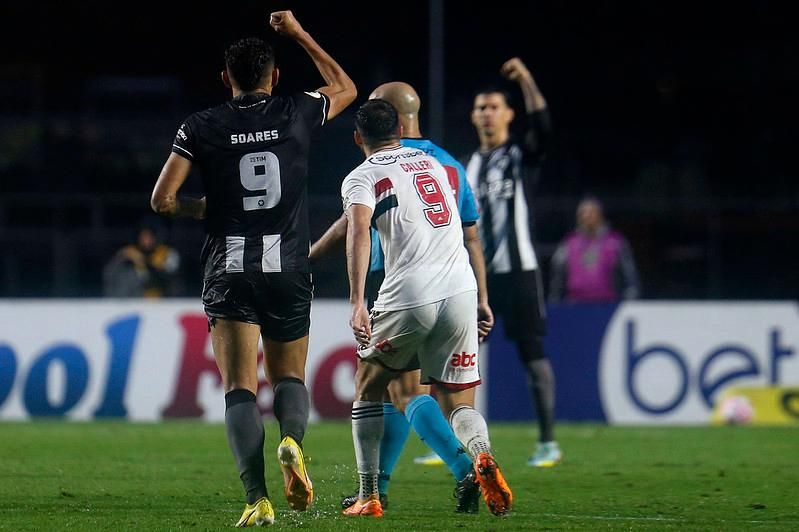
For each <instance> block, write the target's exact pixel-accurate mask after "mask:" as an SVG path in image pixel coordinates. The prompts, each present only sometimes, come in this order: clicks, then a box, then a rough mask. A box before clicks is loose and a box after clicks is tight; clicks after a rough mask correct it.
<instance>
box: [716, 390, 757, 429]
mask: <svg viewBox="0 0 799 532" xmlns="http://www.w3.org/2000/svg"><path fill="white" fill-rule="evenodd" d="M719 414H720V415H721V419H723V420H724V422H725V423H727V424H728V425H745V424H747V423H750V422H751V421H752V418H753V417H754V414H755V409H754V408H753V407H752V403H751V402H750V401H749V398H748V397H746V396H745V395H731V396H729V397H725V398H724V399H723V400H722V401H721V404H720V405H719Z"/></svg>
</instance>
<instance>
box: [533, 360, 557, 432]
mask: <svg viewBox="0 0 799 532" xmlns="http://www.w3.org/2000/svg"><path fill="white" fill-rule="evenodd" d="M527 371H528V378H529V379H530V391H531V393H532V396H533V401H535V406H536V411H537V412H538V429H539V439H540V441H542V442H544V441H554V440H555V375H554V373H553V372H552V365H550V363H549V360H547V359H546V358H542V359H539V360H531V361H530V362H528V363H527Z"/></svg>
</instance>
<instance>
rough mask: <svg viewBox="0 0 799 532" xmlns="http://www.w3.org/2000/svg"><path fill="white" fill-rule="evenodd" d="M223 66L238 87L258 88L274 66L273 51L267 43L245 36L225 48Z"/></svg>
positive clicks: (248, 89) (247, 90) (247, 89)
mask: <svg viewBox="0 0 799 532" xmlns="http://www.w3.org/2000/svg"><path fill="white" fill-rule="evenodd" d="M225 66H226V67H227V70H228V73H229V74H230V77H231V78H233V80H234V81H235V82H236V85H238V87H239V88H240V89H241V90H243V91H245V92H249V91H252V90H255V89H257V88H258V86H259V85H260V84H261V82H262V81H263V79H264V77H265V76H266V75H268V74H269V73H270V72H271V70H272V68H274V66H275V52H274V51H273V50H272V47H271V46H270V45H269V43H266V42H264V41H262V40H261V39H259V38H257V37H247V38H245V39H240V40H238V41H236V42H234V43H233V44H231V45H230V46H229V47H228V49H227V50H225Z"/></svg>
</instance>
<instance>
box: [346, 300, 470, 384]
mask: <svg viewBox="0 0 799 532" xmlns="http://www.w3.org/2000/svg"><path fill="white" fill-rule="evenodd" d="M371 318H372V341H371V342H370V344H369V345H367V346H364V347H361V348H359V349H358V356H359V357H360V358H361V359H363V360H371V361H374V362H377V363H379V364H381V365H382V366H384V367H386V368H388V369H391V370H394V371H407V370H410V369H416V368H417V367H418V368H420V369H421V370H422V375H421V383H422V384H433V383H435V384H440V385H443V386H446V387H447V388H452V389H467V388H472V387H474V386H477V385H478V384H480V365H479V361H478V354H477V352H478V342H477V292H476V291H473V290H472V291H468V292H462V293H460V294H456V295H454V296H450V297H448V298H447V299H442V300H441V301H436V302H435V303H429V304H427V305H422V306H420V307H414V308H409V309H404V310H387V311H372V316H371Z"/></svg>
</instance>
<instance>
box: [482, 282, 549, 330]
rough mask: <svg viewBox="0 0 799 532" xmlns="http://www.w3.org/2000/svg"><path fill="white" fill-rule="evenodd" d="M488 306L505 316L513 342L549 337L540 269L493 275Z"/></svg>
mask: <svg viewBox="0 0 799 532" xmlns="http://www.w3.org/2000/svg"><path fill="white" fill-rule="evenodd" d="M488 304H489V306H490V307H491V310H492V311H493V312H494V315H495V316H502V321H503V323H504V324H505V335H506V336H507V337H508V338H509V339H511V340H517V341H518V340H526V339H528V338H531V337H535V336H538V337H541V336H544V335H546V333H547V322H546V308H545V307H544V291H543V286H542V282H541V270H540V269H535V270H529V271H518V272H509V273H495V274H489V275H488Z"/></svg>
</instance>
